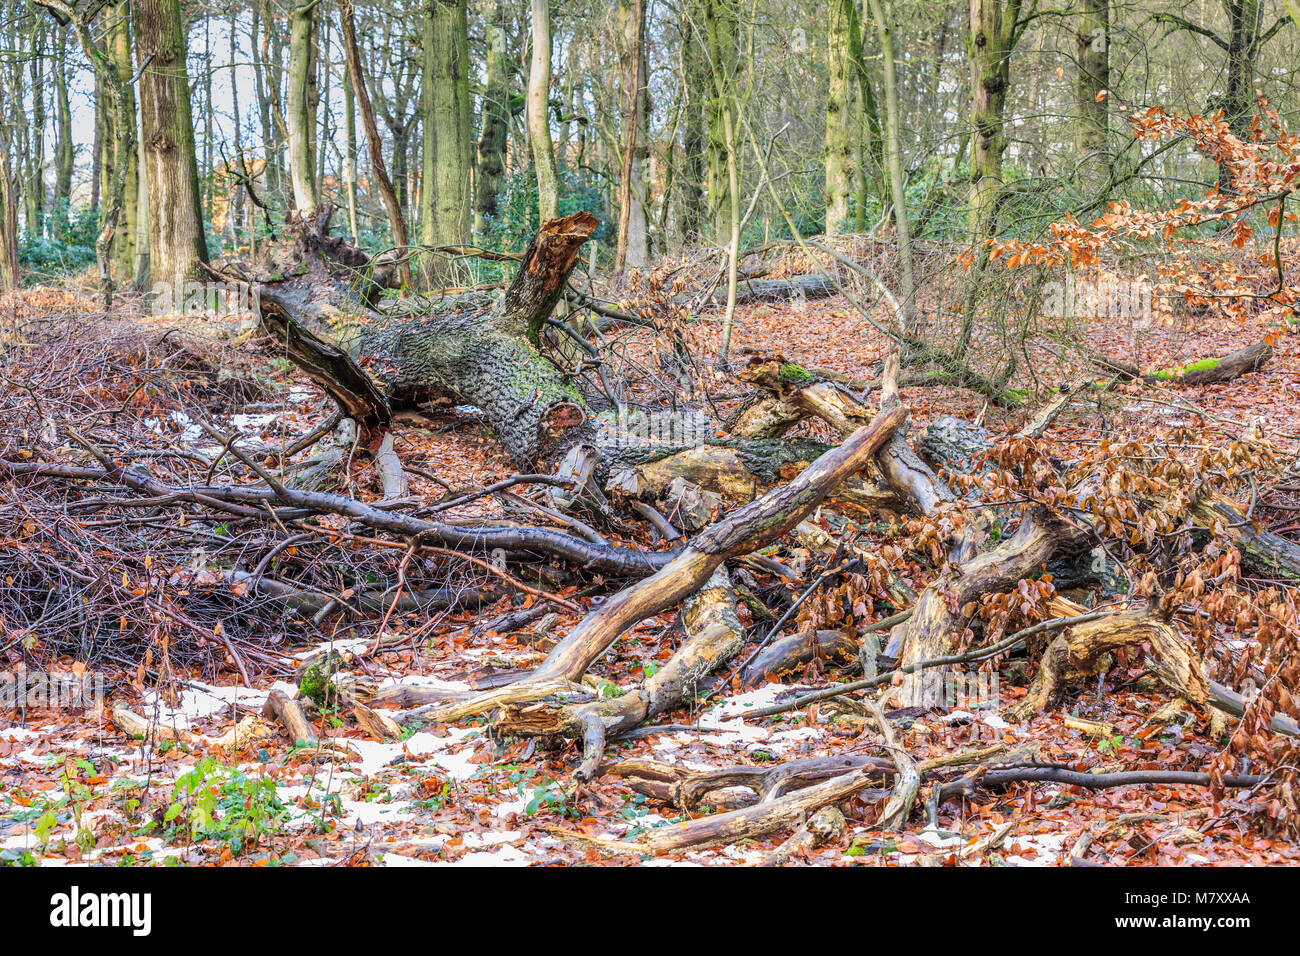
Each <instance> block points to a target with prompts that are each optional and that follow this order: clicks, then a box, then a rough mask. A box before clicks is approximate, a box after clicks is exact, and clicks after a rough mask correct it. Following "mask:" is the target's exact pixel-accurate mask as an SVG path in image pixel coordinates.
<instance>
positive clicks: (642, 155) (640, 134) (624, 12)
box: [614, 0, 650, 274]
mask: <svg viewBox="0 0 1300 956" xmlns="http://www.w3.org/2000/svg"><path fill="white" fill-rule="evenodd" d="M618 16H619V21H620V23H619V26H620V30H619V32H620V34H621V38H622V43H621V45H620V50H619V54H620V59H621V60H622V70H621V73H622V79H623V95H624V97H625V102H626V103H627V109H626V112H625V113H624V131H623V162H622V169H621V172H620V175H619V181H618V245H617V248H616V252H615V256H614V271H615V272H617V273H620V274H621V273H622V272H623V270H624V269H625V268H626V267H627V266H632V267H634V268H644V267H645V265H646V262H647V261H648V260H649V257H650V253H649V249H648V248H647V247H646V240H647V234H646V212H645V206H644V205H643V204H642V201H641V197H642V196H643V195H644V193H645V184H644V182H643V179H644V174H645V161H646V155H647V149H646V145H645V139H646V128H645V127H646V100H647V98H648V93H647V90H646V74H647V70H646V62H645V61H646V51H645V0H622V2H620V3H619V6H618Z"/></svg>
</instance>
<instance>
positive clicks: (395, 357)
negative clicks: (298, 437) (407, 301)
mask: <svg viewBox="0 0 1300 956" xmlns="http://www.w3.org/2000/svg"><path fill="white" fill-rule="evenodd" d="M596 226H597V222H596V219H595V217H594V216H592V215H590V214H589V213H585V212H584V213H576V214H574V215H572V216H567V217H565V218H563V219H555V220H551V221H549V222H547V223H545V224H543V226H542V228H541V229H539V230H538V232H537V234H536V235H534V237H533V239H532V242H531V243H530V244H529V247H528V250H527V251H526V252H525V253H524V257H523V260H522V261H521V263H520V266H519V270H518V271H517V273H516V275H515V278H514V281H513V282H512V283H511V285H510V287H509V289H507V290H506V292H505V294H504V295H503V296H502V297H501V299H500V300H498V301H497V302H496V304H495V305H493V306H492V307H491V308H490V309H486V310H477V311H474V310H469V309H466V310H464V311H459V312H449V313H444V314H440V315H434V316H430V317H427V318H423V319H410V320H396V319H392V318H390V317H388V316H386V315H384V314H382V313H380V312H378V311H376V310H375V309H374V308H373V305H374V304H375V297H374V296H373V295H369V294H361V295H358V294H357V291H356V282H355V280H356V275H357V271H358V268H359V267H358V265H357V264H356V263H355V262H352V261H351V258H355V256H352V257H351V258H349V260H348V261H347V262H346V263H343V264H342V266H343V267H340V268H331V267H332V266H334V265H335V264H336V260H332V259H328V258H327V259H325V260H324V261H323V264H321V261H320V260H318V259H316V258H313V257H310V256H308V259H309V260H310V261H304V262H302V263H299V264H297V265H291V266H289V265H287V264H286V265H287V267H286V268H284V269H283V270H282V271H281V272H279V273H277V274H275V275H272V276H267V277H265V278H264V280H263V281H262V282H261V283H260V284H259V286H258V289H257V291H258V299H259V302H260V303H261V314H262V320H263V322H264V324H265V326H266V327H267V329H268V330H269V331H271V332H272V333H273V334H275V335H276V336H277V337H278V338H280V340H281V341H283V342H285V343H286V346H287V348H288V354H289V357H290V358H291V359H292V360H293V361H294V363H295V364H297V365H298V366H299V367H300V368H302V369H303V370H304V371H305V372H306V373H307V374H308V375H309V376H310V377H311V378H312V379H313V380H314V381H316V382H317V383H318V384H320V385H321V387H322V388H324V389H325V390H326V391H327V392H329V393H330V394H331V395H332V396H333V397H334V398H335V399H336V400H337V401H338V402H339V404H340V407H341V408H343V409H344V412H345V414H348V415H349V416H350V417H357V416H358V415H360V416H361V418H360V419H359V420H360V421H361V422H362V424H363V426H365V425H368V424H370V422H372V421H379V422H381V423H386V420H387V417H386V415H385V413H384V411H383V409H385V408H388V407H390V406H391V405H392V404H394V403H396V404H405V403H410V402H415V401H421V400H425V399H427V398H429V397H431V396H434V395H445V396H448V397H450V398H452V399H453V400H455V401H457V402H460V403H463V404H469V405H474V406H476V407H478V408H479V409H481V410H482V412H483V414H484V417H485V418H486V419H487V420H488V421H489V423H490V424H491V425H492V426H493V428H494V429H495V430H496V432H497V435H498V437H499V438H500V440H501V441H502V443H503V445H504V446H505V448H506V450H507V452H508V453H509V454H510V455H511V457H512V458H513V459H514V460H515V461H516V462H518V463H520V464H521V465H525V466H527V467H529V468H532V467H534V466H535V465H536V464H538V463H539V462H546V461H548V460H551V459H552V458H557V457H559V456H560V455H562V454H563V453H564V451H566V450H567V448H568V447H569V445H570V444H572V441H571V440H566V439H567V438H568V436H569V435H570V433H573V432H581V431H583V430H584V429H585V428H586V426H587V424H588V423H587V421H586V414H585V409H584V406H583V403H582V400H581V397H580V396H579V395H578V393H577V391H576V390H575V389H574V387H573V386H572V385H570V384H569V383H568V382H567V381H565V380H564V378H563V376H562V375H561V374H560V372H559V370H558V369H556V368H555V366H554V365H552V364H551V362H549V361H548V360H547V359H546V358H544V357H543V356H542V355H541V353H540V352H539V351H538V348H537V347H538V344H539V341H540V338H539V337H540V331H541V328H542V326H543V324H544V322H545V320H546V318H547V317H548V316H549V315H550V313H551V310H552V309H553V308H554V307H555V304H556V302H558V301H559V298H560V296H561V295H562V294H563V292H564V286H565V283H566V282H567V281H568V276H569V273H570V271H572V269H573V266H574V264H575V263H576V261H577V257H578V250H579V248H580V247H581V246H582V244H583V243H584V242H586V241H587V239H588V238H590V236H591V233H592V232H593V231H594V230H595V228H596ZM328 229H329V216H328V214H325V215H319V216H316V217H313V218H312V219H311V220H309V221H306V222H303V223H302V224H301V226H300V231H301V233H302V236H301V237H300V240H299V241H300V243H305V245H306V246H307V247H308V248H315V247H316V246H317V245H319V244H320V243H322V242H331V243H338V242H339V241H338V240H333V239H330V238H329V237H328ZM357 254H359V253H357ZM363 258H364V257H363ZM363 364H364V365H365V366H366V368H363ZM367 368H368V371H367ZM372 376H373V377H372ZM375 378H377V379H378V380H379V381H381V382H382V383H383V387H382V388H381V387H380V386H378V385H376V384H375V382H374V379H375ZM376 395H378V396H379V399H380V400H379V401H376ZM380 437H382V436H380Z"/></svg>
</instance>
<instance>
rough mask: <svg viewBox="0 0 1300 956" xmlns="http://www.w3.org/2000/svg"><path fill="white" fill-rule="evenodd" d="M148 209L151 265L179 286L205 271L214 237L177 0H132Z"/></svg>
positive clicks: (155, 276) (154, 275)
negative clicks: (205, 210)
mask: <svg viewBox="0 0 1300 956" xmlns="http://www.w3.org/2000/svg"><path fill="white" fill-rule="evenodd" d="M133 4H134V5H133V7H132V10H133V12H134V13H135V30H136V69H137V70H140V71H141V75H140V112H141V117H142V122H141V129H142V135H143V139H144V144H145V177H146V178H147V180H148V182H149V196H150V198H151V199H152V200H154V201H153V203H152V204H151V207H150V216H149V227H150V228H149V265H150V268H149V272H150V277H151V279H152V281H153V282H154V284H155V285H160V284H167V285H169V286H170V285H173V284H174V285H175V287H177V288H179V287H180V286H182V284H183V283H184V282H185V281H186V280H188V279H192V278H195V277H197V276H198V275H199V272H200V269H201V266H202V263H205V262H207V260H208V244H207V239H206V237H205V235H204V231H203V215H202V211H201V210H200V207H199V170H198V161H197V159H196V158H195V154H194V120H193V117H192V115H191V113H190V85H189V79H188V77H187V75H186V72H185V21H184V19H183V18H182V16H181V9H180V2H179V0H133Z"/></svg>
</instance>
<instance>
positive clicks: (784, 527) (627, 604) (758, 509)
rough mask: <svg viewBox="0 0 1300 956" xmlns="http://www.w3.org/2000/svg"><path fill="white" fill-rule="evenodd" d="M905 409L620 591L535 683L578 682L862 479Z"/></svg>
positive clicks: (857, 435) (867, 429) (853, 438)
mask: <svg viewBox="0 0 1300 956" xmlns="http://www.w3.org/2000/svg"><path fill="white" fill-rule="evenodd" d="M902 418H903V415H902V412H901V411H898V412H892V413H885V414H882V415H880V416H878V417H877V418H876V419H875V420H873V421H872V423H871V424H870V425H867V426H864V427H863V428H860V429H859V430H858V431H857V432H855V433H854V434H853V435H852V436H851V437H850V438H849V439H848V440H847V441H845V442H844V444H843V445H840V446H839V447H838V448H834V449H831V450H830V451H828V452H826V453H825V454H823V455H822V456H821V457H820V458H818V459H817V460H816V461H815V462H813V463H812V464H811V465H809V466H808V467H807V468H806V469H804V470H803V471H802V472H800V473H799V475H798V476H797V477H796V478H795V479H794V480H792V481H791V482H789V483H788V484H786V485H782V486H780V487H778V488H774V489H773V490H772V491H770V492H768V493H767V494H765V495H764V496H762V497H761V498H757V499H755V500H754V501H752V502H751V503H749V504H748V505H745V506H744V507H742V508H738V509H737V510H736V511H734V512H732V513H731V514H729V515H728V516H727V517H726V518H724V519H722V520H721V521H719V522H718V523H717V524H714V525H712V526H710V527H709V528H707V529H705V530H704V531H702V532H701V533H700V534H698V535H696V536H695V537H694V538H692V539H691V542H690V544H689V545H687V547H686V549H685V550H684V551H683V552H682V553H681V554H679V555H677V557H675V558H674V559H673V560H672V561H671V562H669V564H667V565H666V566H665V567H664V568H663V569H662V570H660V571H657V572H656V573H655V574H653V575H652V576H651V577H649V578H646V579H645V580H644V581H641V582H639V583H637V584H636V585H634V586H632V587H630V588H627V589H625V590H623V591H620V592H619V593H618V594H616V595H615V596H614V597H613V598H611V599H610V600H608V601H607V602H605V603H604V604H603V605H601V607H600V608H599V609H598V610H597V611H595V612H594V613H592V614H589V615H588V616H587V617H586V618H584V619H583V620H582V622H581V623H580V624H579V625H578V626H577V627H575V628H574V629H573V630H572V631H570V632H569V635H568V636H567V637H566V638H565V639H564V640H563V641H561V642H560V643H559V644H558V645H556V647H555V649H554V650H553V651H552V652H551V653H550V655H549V656H548V657H547V659H546V662H545V663H544V664H543V665H542V666H541V667H540V668H539V669H538V670H537V672H536V677H537V679H546V678H554V677H557V676H567V677H568V678H569V679H571V680H572V679H575V678H577V677H579V676H581V675H582V674H583V673H585V672H586V670H587V668H588V667H589V666H590V665H591V662H592V661H593V660H595V659H596V657H597V656H599V655H600V654H602V653H604V651H605V649H606V648H607V647H609V645H610V644H612V643H613V642H614V641H615V640H617V639H618V637H619V636H620V635H621V634H622V633H623V632H624V631H625V630H627V629H628V628H629V627H631V626H632V625H634V624H636V623H638V622H640V621H642V620H644V619H645V618H646V617H648V616H650V615H651V614H657V613H658V612H660V611H662V610H664V609H666V608H669V607H672V606H673V605H674V604H676V603H677V602H679V601H681V600H683V599H684V598H685V597H686V596H687V595H688V594H690V593H692V592H693V591H695V590H696V588H698V587H699V586H700V584H701V583H702V582H703V581H704V580H706V579H707V578H708V576H709V575H710V574H712V573H713V571H714V569H715V568H717V567H718V565H720V564H722V563H723V562H724V561H727V560H730V559H733V558H736V557H739V556H741V555H744V554H748V553H749V552H751V551H754V550H757V549H758V548H760V547H762V546H763V545H764V544H766V543H768V542H769V541H773V540H775V539H776V538H779V537H780V536H781V535H783V534H785V533H786V532H787V531H789V530H790V529H791V528H793V527H794V526H795V525H797V524H798V523H799V522H800V521H801V520H803V518H804V517H805V516H806V515H808V514H809V513H810V512H811V511H812V510H813V509H814V508H815V507H817V505H818V504H820V503H821V501H822V500H823V499H824V498H825V497H826V495H827V494H829V493H830V491H831V489H832V488H834V487H835V486H836V485H838V484H839V483H840V482H841V481H843V480H844V479H845V478H847V477H848V476H850V475H853V474H856V473H857V472H858V471H859V470H860V469H861V468H862V467H863V465H865V464H866V462H867V461H868V460H869V459H870V458H871V455H872V454H873V453H874V452H875V450H876V449H877V448H879V447H880V445H881V444H882V443H883V442H885V441H886V440H888V438H889V436H890V435H891V434H892V433H893V430H894V429H895V428H896V427H898V424H899V422H900V421H901V420H902Z"/></svg>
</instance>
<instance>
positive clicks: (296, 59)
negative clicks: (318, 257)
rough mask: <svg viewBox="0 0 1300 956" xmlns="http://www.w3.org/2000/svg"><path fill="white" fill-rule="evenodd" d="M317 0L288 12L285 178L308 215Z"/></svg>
mask: <svg viewBox="0 0 1300 956" xmlns="http://www.w3.org/2000/svg"><path fill="white" fill-rule="evenodd" d="M319 5H320V0H303V2H302V3H299V4H297V5H296V6H295V7H294V8H293V11H292V13H290V14H289V76H288V84H289V89H288V104H287V107H286V113H285V119H286V120H287V121H288V126H289V179H290V181H291V183H292V184H293V205H294V209H296V210H297V211H298V213H299V214H300V215H306V214H309V213H310V212H311V211H312V210H314V209H315V208H316V206H317V204H318V202H319V197H318V195H317V192H316V169H315V163H314V162H313V159H312V149H313V144H314V143H315V140H316V130H315V126H314V124H313V123H312V112H313V111H312V107H311V98H312V87H314V86H315V84H316V52H315V50H316V20H317V13H316V11H317V7H319Z"/></svg>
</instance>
